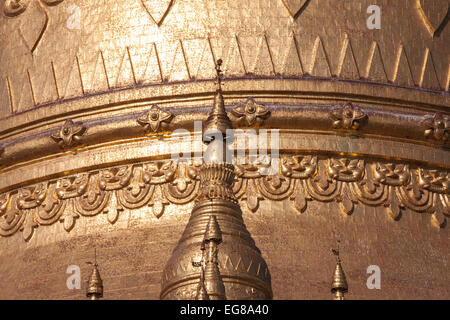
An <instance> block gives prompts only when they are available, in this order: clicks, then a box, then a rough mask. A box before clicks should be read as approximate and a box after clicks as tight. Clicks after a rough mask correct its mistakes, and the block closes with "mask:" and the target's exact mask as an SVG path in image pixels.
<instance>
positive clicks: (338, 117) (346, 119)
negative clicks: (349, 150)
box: [330, 102, 368, 130]
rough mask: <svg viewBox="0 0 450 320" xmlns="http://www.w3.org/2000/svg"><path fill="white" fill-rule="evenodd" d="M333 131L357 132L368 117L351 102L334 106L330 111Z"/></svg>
mask: <svg viewBox="0 0 450 320" xmlns="http://www.w3.org/2000/svg"><path fill="white" fill-rule="evenodd" d="M330 118H331V120H332V121H333V124H332V126H333V128H334V129H344V130H358V129H359V128H361V126H362V125H363V124H364V123H365V122H366V121H367V119H368V116H367V114H366V113H364V112H363V111H362V110H361V109H360V108H358V107H355V106H353V104H352V103H351V102H347V103H346V104H344V105H337V106H334V107H333V108H332V109H331V111H330Z"/></svg>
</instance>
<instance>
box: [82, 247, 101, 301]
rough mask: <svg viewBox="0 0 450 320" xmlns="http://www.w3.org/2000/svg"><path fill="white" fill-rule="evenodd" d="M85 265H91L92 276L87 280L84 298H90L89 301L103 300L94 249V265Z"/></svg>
mask: <svg viewBox="0 0 450 320" xmlns="http://www.w3.org/2000/svg"><path fill="white" fill-rule="evenodd" d="M87 263H88V264H92V265H93V266H94V268H93V269H92V274H91V276H90V278H89V280H88V284H87V291H86V296H87V297H88V298H91V300H98V299H100V298H103V280H102V278H101V277H100V272H99V271H98V264H97V249H94V263H92V262H87Z"/></svg>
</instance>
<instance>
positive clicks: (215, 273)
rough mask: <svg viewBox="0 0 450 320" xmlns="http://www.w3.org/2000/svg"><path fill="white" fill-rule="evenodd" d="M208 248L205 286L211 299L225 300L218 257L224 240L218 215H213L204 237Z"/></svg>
mask: <svg viewBox="0 0 450 320" xmlns="http://www.w3.org/2000/svg"><path fill="white" fill-rule="evenodd" d="M203 242H204V243H205V248H206V263H205V288H206V292H207V293H208V296H209V299H210V300H225V299H226V296H225V286H224V285H223V281H222V276H221V275H220V271H219V262H218V259H217V252H218V248H217V247H218V245H219V244H220V243H221V242H222V232H221V231H220V227H219V224H218V222H217V219H216V216H214V215H211V216H210V217H209V222H208V225H207V227H206V232H205V237H204V239H203Z"/></svg>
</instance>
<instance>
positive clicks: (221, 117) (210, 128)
mask: <svg viewBox="0 0 450 320" xmlns="http://www.w3.org/2000/svg"><path fill="white" fill-rule="evenodd" d="M221 66H222V59H219V60H217V63H216V73H217V84H218V88H217V90H216V93H215V95H214V105H213V107H212V109H211V111H210V112H209V115H208V119H206V122H205V123H204V126H203V141H204V142H205V143H209V142H211V141H212V140H214V138H215V137H216V135H217V134H221V135H222V138H223V140H225V139H226V134H227V132H226V131H227V129H232V128H233V126H232V124H231V121H230V119H229V118H228V115H227V112H226V111H225V102H224V99H223V95H222V76H223V72H222V70H221Z"/></svg>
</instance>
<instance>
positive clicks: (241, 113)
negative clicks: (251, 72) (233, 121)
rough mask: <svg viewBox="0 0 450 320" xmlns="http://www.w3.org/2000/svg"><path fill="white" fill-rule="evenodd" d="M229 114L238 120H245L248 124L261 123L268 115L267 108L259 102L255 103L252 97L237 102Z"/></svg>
mask: <svg viewBox="0 0 450 320" xmlns="http://www.w3.org/2000/svg"><path fill="white" fill-rule="evenodd" d="M231 114H232V115H233V116H234V117H236V118H237V119H238V120H245V123H246V124H247V125H249V126H252V125H254V124H255V123H261V122H262V121H263V120H265V119H267V118H268V117H269V116H270V111H269V109H268V108H267V107H266V106H265V105H263V104H260V103H256V101H255V100H254V99H253V98H248V99H247V101H245V102H244V103H241V104H238V105H237V106H236V107H235V108H234V109H233V110H231Z"/></svg>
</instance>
